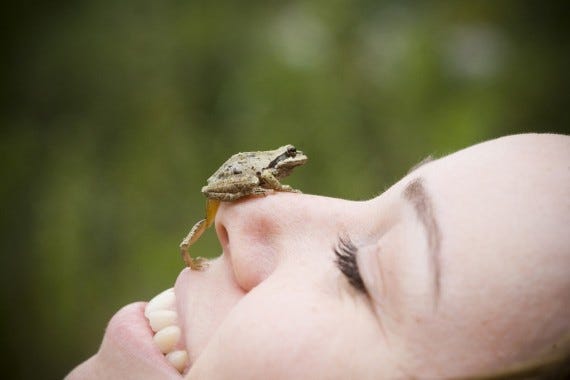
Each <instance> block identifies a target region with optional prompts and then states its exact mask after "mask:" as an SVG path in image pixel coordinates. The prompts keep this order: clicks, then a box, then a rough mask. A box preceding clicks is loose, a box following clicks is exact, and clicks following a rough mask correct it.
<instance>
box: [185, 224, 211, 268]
mask: <svg viewBox="0 0 570 380" xmlns="http://www.w3.org/2000/svg"><path fill="white" fill-rule="evenodd" d="M207 228H208V225H207V221H206V219H201V220H199V221H198V222H196V224H194V226H193V227H192V228H191V229H190V232H188V235H186V237H185V238H184V240H182V243H180V253H181V254H182V258H183V259H184V262H185V263H186V265H187V266H188V267H189V268H190V269H192V270H202V269H204V268H205V266H206V263H205V262H204V259H202V258H201V257H198V258H196V259H193V258H192V256H190V252H189V251H188V249H189V248H190V246H191V245H192V244H194V243H195V242H196V241H197V240H198V239H199V238H200V236H202V234H203V233H204V231H206V229H207Z"/></svg>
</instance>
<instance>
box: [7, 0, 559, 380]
mask: <svg viewBox="0 0 570 380" xmlns="http://www.w3.org/2000/svg"><path fill="white" fill-rule="evenodd" d="M553 4H554V3H553ZM563 15H564V12H563V11H560V10H556V9H553V5H551V6H548V5H541V6H540V7H533V6H530V5H529V4H527V3H525V2H522V1H504V2H500V3H498V4H496V3H495V2H478V1H475V2H438V3H437V4H433V3H432V4H430V5H427V4H426V3H423V2H422V3H418V4H415V3H414V2H370V1H343V0H338V1H331V2H322V1H313V2H310V1H299V2H293V3H290V2H287V3H280V2H272V1H265V2H261V1H259V2H246V3H244V2H225V1H210V2H207V1H188V2H176V1H166V2H153V1H129V0H125V1H118V2H101V1H84V2H81V3H80V4H74V3H72V2H65V1H60V2H57V1H56V2H49V3H41V4H37V5H35V6H32V5H30V3H29V2H27V3H26V4H24V5H19V8H17V9H16V10H15V13H8V14H7V15H4V18H6V20H5V22H3V25H5V29H6V36H7V38H6V42H7V44H6V45H7V48H8V49H7V53H8V54H7V56H5V57H4V59H3V61H4V62H3V63H2V70H1V71H2V77H3V78H2V79H3V83H4V84H5V85H4V86H3V90H4V94H3V97H2V103H3V105H4V106H5V110H4V111H3V112H2V115H1V116H0V117H1V120H2V129H1V132H0V133H1V134H0V136H1V140H0V152H2V157H3V164H2V167H1V170H2V172H1V174H2V178H3V183H2V186H1V187H0V192H1V195H2V204H3V206H2V217H1V218H0V221H1V222H2V226H1V227H2V232H3V235H4V237H3V239H2V242H3V255H2V257H3V262H2V266H1V270H2V276H1V280H0V281H2V282H1V285H2V286H1V290H0V291H1V295H2V303H3V313H2V319H1V322H2V341H3V342H4V347H5V354H4V360H6V361H7V362H9V363H10V364H9V366H8V367H5V368H9V369H8V371H14V373H13V376H8V377H7V378H37V377H38V372H39V373H41V374H42V375H41V378H61V377H62V376H63V375H64V374H65V373H66V372H67V371H69V370H70V369H71V368H72V366H74V365H76V364H77V363H78V362H80V361H81V360H83V359H85V358H86V357H88V356H89V355H91V354H93V353H94V352H95V351H96V349H97V347H98V344H99V341H100V338H101V336H102V332H103V330H104V327H105V324H106V321H107V320H108V319H109V317H110V316H111V315H112V314H113V313H114V312H115V311H116V310H117V309H118V308H119V307H120V306H121V305H124V304H126V303H129V302H132V301H135V300H145V299H149V298H150V297H152V296H153V295H154V294H156V293H158V292H159V291H160V290H161V289H163V288H166V287H170V286H171V285H172V284H173V282H174V279H175V276H176V274H177V273H178V271H179V270H180V269H181V268H182V260H181V259H180V257H179V253H178V244H179V242H180V240H181V239H182V237H184V236H185V234H186V232H187V230H188V229H189V228H190V227H191V226H192V224H193V223H194V222H195V221H196V220H198V219H199V218H200V217H202V214H203V208H204V198H203V197H202V195H201V194H200V192H199V189H200V187H201V186H202V185H203V184H204V182H205V179H206V178H207V177H208V176H209V175H210V174H211V173H212V172H213V171H214V170H215V169H216V168H217V167H218V166H219V165H220V164H221V163H222V162H223V161H224V160H225V159H226V158H228V157H229V155H231V154H233V153H235V152H237V151H248V150H265V149H273V148H275V147H277V146H280V145H283V144H285V143H293V144H295V145H297V146H298V147H299V148H301V149H302V150H304V151H305V152H306V153H307V154H308V155H309V158H310V161H309V163H308V164H307V165H306V166H305V167H303V168H301V169H300V170H297V171H296V172H295V174H294V175H293V176H291V177H290V178H288V179H287V181H286V182H287V183H289V184H291V185H292V186H293V187H296V188H300V189H303V190H304V192H307V193H316V194H322V195H327V196H333V197H343V198H351V199H364V198H370V197H372V196H374V195H376V194H378V193H379V192H380V191H382V190H383V189H384V188H386V187H387V186H389V185H390V184H391V183H392V182H393V181H395V180H396V179H397V178H398V177H399V176H401V175H402V174H403V173H405V171H406V170H407V168H408V167H410V166H411V165H412V164H414V163H415V162H417V161H419V160H420V159H421V158H423V157H425V156H427V155H428V154H435V155H443V154H446V153H449V152H451V151H454V150H457V149H459V148H462V147H465V146H467V145H471V144H473V143H476V142H479V141H481V140H484V139H488V138H492V137H495V136H499V135H504V134H509V133H517V132H524V131H536V132H545V131H547V132H556V131H558V132H568V125H569V116H568V115H569V114H570V113H568V110H567V102H568V100H569V99H568V90H567V89H568V88H569V86H568V85H569V83H568V82H569V81H568V79H569V76H568V67H570V62H569V55H568V54H569V53H568V51H569V50H568V35H569V33H568V30H567V26H566V25H567V23H566V20H565V19H564V16H563ZM8 18H9V19H8ZM206 235H207V236H205V238H204V240H203V241H202V240H201V241H200V242H199V243H198V244H197V245H196V246H195V248H194V250H195V252H196V251H197V252H200V254H203V253H205V252H207V253H210V254H211V255H216V254H218V253H219V251H220V249H219V246H218V244H217V241H216V239H215V236H214V232H213V230H210V231H208V233H207V234H206ZM29 358H33V360H34V365H30V364H29V360H30V359H29Z"/></svg>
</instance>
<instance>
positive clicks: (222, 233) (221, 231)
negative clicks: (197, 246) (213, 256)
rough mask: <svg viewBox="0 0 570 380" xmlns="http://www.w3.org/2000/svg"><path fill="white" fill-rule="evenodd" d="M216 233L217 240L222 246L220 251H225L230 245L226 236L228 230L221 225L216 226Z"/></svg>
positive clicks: (227, 235)
mask: <svg viewBox="0 0 570 380" xmlns="http://www.w3.org/2000/svg"><path fill="white" fill-rule="evenodd" d="M216 233H217V234H218V240H219V241H220V244H221V245H222V250H224V251H225V250H226V248H227V247H228V245H229V244H230V236H229V234H228V230H227V229H226V227H224V225H223V224H216Z"/></svg>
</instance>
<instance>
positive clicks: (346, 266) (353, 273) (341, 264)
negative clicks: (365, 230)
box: [334, 236, 368, 294]
mask: <svg viewBox="0 0 570 380" xmlns="http://www.w3.org/2000/svg"><path fill="white" fill-rule="evenodd" d="M334 253H335V256H336V259H335V264H336V266H337V267H338V269H339V270H340V271H341V272H342V274H344V276H345V277H346V278H347V280H348V282H349V283H350V285H352V286H353V287H354V288H355V289H356V290H358V291H359V292H362V293H364V294H368V292H367V290H366V287H365V286H364V281H362V277H361V276H360V272H359V271H358V262H357V261H356V255H357V254H358V248H357V247H356V246H355V245H354V243H353V242H352V240H350V238H349V237H348V236H339V238H338V242H337V244H336V246H335V247H334Z"/></svg>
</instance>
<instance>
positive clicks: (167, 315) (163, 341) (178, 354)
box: [144, 288, 188, 373]
mask: <svg viewBox="0 0 570 380" xmlns="http://www.w3.org/2000/svg"><path fill="white" fill-rule="evenodd" d="M144 315H145V316H146V318H147V319H148V322H149V324H150V327H151V329H152V331H153V332H154V333H155V334H154V336H153V340H154V342H155V343H156V345H157V346H158V348H159V349H160V351H161V352H162V353H163V354H164V355H165V357H166V360H168V362H169V363H170V364H172V365H173V366H174V368H176V369H177V370H178V371H179V372H180V373H182V372H183V371H184V369H185V368H186V366H187V365H188V352H186V350H177V349H176V346H177V345H178V343H179V341H180V337H181V335H182V331H181V330H180V327H179V326H178V313H177V312H176V296H175V295H174V289H172V288H170V289H166V290H165V291H164V292H162V293H160V294H159V295H157V296H156V297H154V298H153V299H151V300H150V301H149V302H148V304H147V305H146V308H145V311H144Z"/></svg>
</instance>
